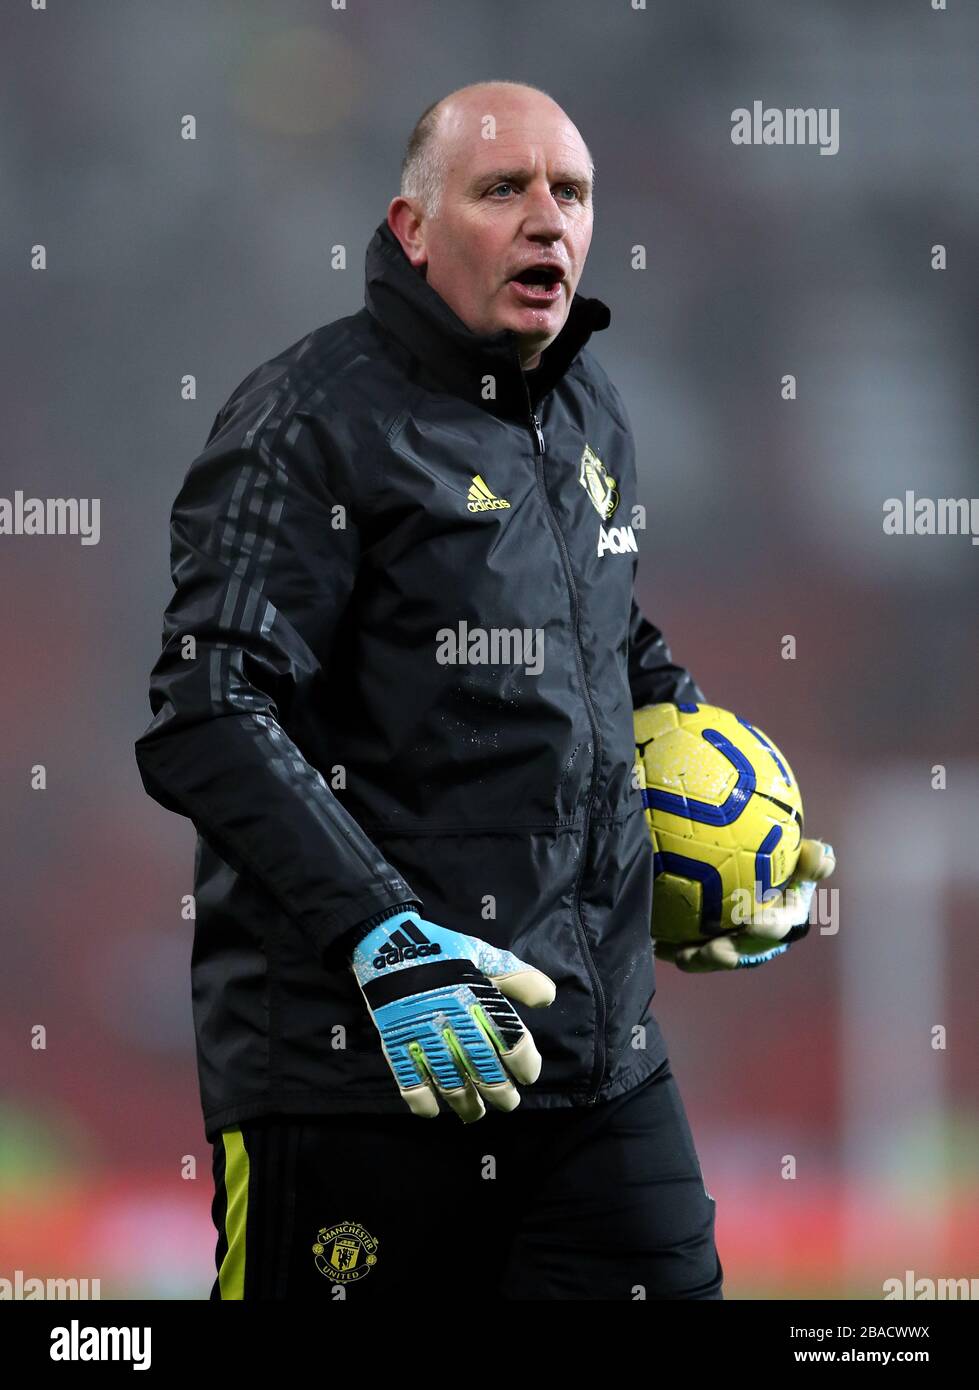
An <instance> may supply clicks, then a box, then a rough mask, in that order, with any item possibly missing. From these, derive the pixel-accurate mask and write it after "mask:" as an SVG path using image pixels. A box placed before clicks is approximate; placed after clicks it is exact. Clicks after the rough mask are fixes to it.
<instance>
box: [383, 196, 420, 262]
mask: <svg viewBox="0 0 979 1390" xmlns="http://www.w3.org/2000/svg"><path fill="white" fill-rule="evenodd" d="M387 224H388V226H389V227H390V228H391V231H392V232H393V233H394V235H395V236H396V237H397V239H398V242H399V244H400V246H401V249H402V251H403V252H404V253H405V255H406V257H407V258H408V260H409V261H410V262H411V264H412V265H413V266H414V268H415V269H416V270H419V271H422V273H423V274H426V275H427V264H428V254H427V252H426V250H425V235H424V224H423V219H422V217H421V213H420V210H419V208H418V204H417V203H416V202H415V200H414V198H402V197H401V196H400V195H399V196H398V197H397V198H392V199H391V203H390V205H389V207H388V215H387Z"/></svg>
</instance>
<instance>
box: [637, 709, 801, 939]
mask: <svg viewBox="0 0 979 1390" xmlns="http://www.w3.org/2000/svg"><path fill="white" fill-rule="evenodd" d="M634 723H635V731H636V757H637V761H636V769H637V778H638V781H639V785H640V786H641V788H642V798H643V806H644V808H645V814H646V821H647V824H648V826H649V832H650V835H651V836H652V841H653V854H654V869H653V872H654V882H653V914H652V924H651V934H652V935H653V936H654V937H656V938H657V939H659V940H662V941H669V942H672V943H675V944H676V945H696V944H697V943H699V942H703V941H705V940H708V939H709V938H711V937H714V936H718V935H720V934H722V933H725V932H729V931H742V930H743V929H744V928H743V923H744V920H745V911H744V909H745V906H746V905H747V904H748V901H749V900H748V897H747V894H749V893H750V894H751V895H752V897H751V900H752V901H753V902H755V903H758V904H763V903H765V902H767V901H768V900H769V899H770V898H772V897H773V896H774V895H775V894H776V893H778V892H779V891H780V890H781V889H782V888H784V886H785V884H786V883H787V881H788V880H789V879H790V878H791V876H792V874H793V872H794V870H795V868H796V864H797V863H798V859H799V849H800V845H801V842H802V831H803V814H802V796H801V793H800V791H799V785H798V783H797V781H796V779H795V776H794V775H793V772H792V769H791V767H790V766H789V763H788V761H787V759H786V758H785V756H784V754H783V753H782V752H781V751H780V750H779V748H777V747H776V745H775V744H774V743H773V742H772V740H771V739H770V738H768V736H767V735H766V734H764V733H763V732H762V731H761V729H759V728H758V727H757V726H756V725H754V724H751V723H749V721H748V720H747V719H744V718H742V717H741V716H740V715H737V714H733V713H732V712H731V711H730V710H725V709H719V708H718V707H717V706H716V705H702V704H660V705H647V706H646V707H645V708H643V709H639V710H636V711H635V713H634Z"/></svg>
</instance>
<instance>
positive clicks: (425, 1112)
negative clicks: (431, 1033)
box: [381, 1033, 439, 1120]
mask: <svg viewBox="0 0 979 1390" xmlns="http://www.w3.org/2000/svg"><path fill="white" fill-rule="evenodd" d="M381 1051H382V1052H383V1053H384V1057H385V1060H386V1061H387V1064H388V1066H389V1067H390V1068H391V1072H392V1075H393V1076H394V1079H395V1081H396V1082H397V1086H398V1091H399V1093H400V1095H401V1099H402V1100H403V1101H404V1102H405V1104H406V1105H407V1107H408V1109H409V1110H410V1111H411V1112H412V1114H413V1115H421V1116H423V1117H424V1118H425V1119H426V1120H428V1119H432V1118H433V1117H434V1116H436V1115H437V1114H438V1113H439V1103H438V1098H437V1096H436V1094H435V1089H434V1085H433V1081H432V1076H431V1073H430V1072H429V1070H428V1067H427V1063H426V1058H425V1054H424V1052H423V1050H422V1048H421V1047H420V1046H419V1045H418V1044H414V1045H409V1046H407V1047H404V1048H400V1049H399V1054H400V1055H399V1057H398V1058H397V1059H396V1058H395V1057H394V1056H393V1055H392V1053H391V1052H390V1051H389V1050H388V1045H387V1043H386V1042H385V1041H384V1034H383V1033H382V1034H381ZM412 1072H414V1073H415V1074H416V1075H418V1077H419V1080H418V1082H417V1083H411V1082H409V1081H408V1080H407V1078H408V1077H409V1076H410V1075H411V1074H412Z"/></svg>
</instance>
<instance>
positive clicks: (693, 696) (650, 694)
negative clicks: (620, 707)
mask: <svg viewBox="0 0 979 1390" xmlns="http://www.w3.org/2000/svg"><path fill="white" fill-rule="evenodd" d="M629 687H630V689H631V691H632V707H633V709H640V708H641V707H642V706H643V705H658V704H665V703H667V702H676V703H682V702H684V701H690V702H691V703H697V702H700V703H704V702H705V701H706V696H705V695H704V693H703V691H702V690H701V689H700V687H699V686H698V685H697V683H696V681H695V680H694V678H693V676H691V674H690V672H689V671H687V670H686V669H685V668H684V667H683V666H678V665H676V663H675V662H674V660H673V658H672V656H671V655H670V649H669V647H668V646H667V645H666V639H665V637H664V636H663V634H662V632H660V630H659V628H658V627H654V625H653V624H652V623H651V622H649V620H648V619H647V618H644V617H643V615H642V613H641V612H640V610H639V606H638V604H637V603H636V600H635V598H633V600H632V619H631V621H630V624H629Z"/></svg>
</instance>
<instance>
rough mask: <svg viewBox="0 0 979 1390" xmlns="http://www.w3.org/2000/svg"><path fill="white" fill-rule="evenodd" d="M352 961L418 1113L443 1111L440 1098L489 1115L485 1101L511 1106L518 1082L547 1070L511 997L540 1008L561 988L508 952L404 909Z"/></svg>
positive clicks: (469, 1114) (375, 930) (465, 1117)
mask: <svg viewBox="0 0 979 1390" xmlns="http://www.w3.org/2000/svg"><path fill="white" fill-rule="evenodd" d="M350 968H351V969H352V971H353V973H354V976H355V978H356V980H357V983H358V985H359V986H360V989H361V993H362V994H363V996H364V1000H365V1002H366V1004H367V1008H368V1011H369V1012H370V1016H371V1018H372V1020H373V1022H374V1026H375V1027H376V1028H377V1031H378V1032H379V1033H380V1035H381V1047H382V1049H383V1051H384V1056H385V1058H386V1059H387V1063H388V1065H389V1066H390V1068H391V1071H392V1072H393V1073H394V1079H395V1081H396V1082H397V1083H398V1090H399V1091H400V1092H401V1095H402V1097H403V1099H404V1100H405V1101H406V1103H407V1105H408V1107H409V1109H410V1110H411V1111H412V1112H413V1113H414V1114H415V1115H424V1116H427V1117H430V1116H434V1115H437V1114H438V1113H439V1106H438V1099H437V1097H438V1096H442V1098H443V1099H444V1100H445V1101H446V1103H447V1104H448V1105H449V1106H450V1107H451V1108H452V1109H453V1110H454V1111H455V1113H456V1114H457V1115H458V1116H459V1117H460V1118H461V1119H462V1121H463V1123H466V1124H468V1123H471V1122H472V1121H473V1120H478V1119H481V1118H482V1116H483V1115H485V1114H486V1107H485V1106H484V1105H483V1101H484V1100H485V1101H488V1102H489V1104H490V1105H493V1106H495V1107H496V1108H497V1109H498V1110H513V1109H514V1108H515V1107H516V1106H517V1105H519V1104H520V1092H519V1091H518V1090H517V1088H516V1087H515V1086H514V1084H513V1080H516V1081H521V1082H524V1083H532V1082H534V1081H536V1080H537V1078H538V1076H539V1075H540V1069H541V1056H540V1053H539V1052H538V1051H537V1048H536V1047H535V1046H534V1040H533V1038H532V1036H531V1034H530V1032H529V1031H528V1029H527V1028H526V1027H525V1026H524V1024H523V1022H522V1020H521V1019H520V1016H519V1015H518V1014H517V1012H516V1010H515V1009H514V1008H513V1006H512V1005H511V1004H510V1003H508V1002H507V998H504V995H506V996H508V997H509V998H510V999H516V1000H518V1001H519V1002H520V1003H521V1004H526V1005H528V1006H529V1007H530V1008H540V1007H543V1006H546V1005H548V1004H550V1003H551V1002H552V1001H553V999H554V995H555V986H554V982H553V980H550V979H549V978H548V977H547V976H546V975H544V974H543V973H542V972H541V971H539V970H535V969H534V967H533V966H532V965H528V964H527V963H526V962H525V961H522V960H520V959H519V958H518V957H517V956H515V955H513V954H512V953H511V952H510V951H504V950H500V949H498V948H497V947H495V946H491V945H490V944H489V943H488V942H486V941H482V940H480V938H479V937H476V936H466V935H464V934H463V933H462V932H456V931H451V930H449V928H447V927H440V926H438V925H436V923H434V922H427V921H425V920H424V918H422V917H420V916H419V914H418V913H417V912H415V911H403V912H397V913H395V915H393V916H391V917H388V918H386V919H385V920H384V921H382V922H380V923H378V924H377V925H376V926H373V927H372V928H371V929H370V931H369V932H368V933H367V935H366V936H364V937H363V938H362V939H361V940H360V941H358V942H357V944H356V946H355V947H354V948H353V953H352V955H351V958H350ZM504 1064H505V1066H504ZM511 1077H512V1078H513V1080H511Z"/></svg>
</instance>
